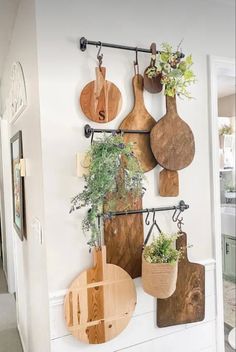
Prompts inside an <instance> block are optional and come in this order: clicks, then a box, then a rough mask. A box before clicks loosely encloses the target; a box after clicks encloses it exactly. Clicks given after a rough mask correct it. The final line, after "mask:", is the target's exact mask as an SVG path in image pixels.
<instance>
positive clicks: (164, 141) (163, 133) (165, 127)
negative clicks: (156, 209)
mask: <svg viewBox="0 0 236 352" xmlns="http://www.w3.org/2000/svg"><path fill="white" fill-rule="evenodd" d="M166 110H167V112H166V114H165V115H164V116H163V117H162V118H161V119H160V120H159V121H158V122H157V123H156V125H155V126H154V128H153V129H152V131H151V135H150V139H151V148H152V152H153V154H154V156H155V158H156V160H157V162H158V163H159V164H160V165H161V166H162V167H163V168H165V169H167V170H170V171H172V173H166V175H165V176H168V177H167V179H166V182H163V178H162V180H161V183H160V194H161V195H162V196H173V194H176V195H178V192H179V191H178V187H179V186H178V185H179V183H178V175H177V172H176V170H181V169H183V168H185V167H187V166H188V165H189V164H190V163H191V162H192V160H193V158H194V154H195V143H194V136H193V133H192V130H191V129H190V127H189V125H188V124H187V123H186V122H184V121H183V120H182V119H181V118H180V117H179V115H178V113H177V108H176V98H175V97H169V96H166ZM162 176H163V175H162ZM168 178H169V179H168ZM168 182H170V183H169V184H168Z"/></svg>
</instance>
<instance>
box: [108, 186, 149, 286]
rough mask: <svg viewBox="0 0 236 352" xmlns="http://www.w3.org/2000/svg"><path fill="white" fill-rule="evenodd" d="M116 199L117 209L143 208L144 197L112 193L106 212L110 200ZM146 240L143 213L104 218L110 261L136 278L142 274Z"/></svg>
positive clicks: (109, 196)
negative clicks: (122, 195)
mask: <svg viewBox="0 0 236 352" xmlns="http://www.w3.org/2000/svg"><path fill="white" fill-rule="evenodd" d="M110 200H112V201H115V204H116V211H125V210H136V209H142V198H141V197H133V196H132V194H128V195H126V197H125V198H119V197H118V195H117V193H115V192H114V193H110V194H109V195H108V196H107V201H106V202H105V204H104V212H105V213H106V212H107V211H109V207H108V204H109V201H110ZM143 240H144V231H143V216H142V214H133V215H124V216H117V217H113V218H111V219H104V242H105V245H106V247H107V261H108V263H112V264H116V265H119V266H120V267H121V268H123V269H124V270H126V271H127V272H128V273H129V275H130V276H131V277H132V278H133V279H134V278H136V277H140V276H141V269H142V247H143Z"/></svg>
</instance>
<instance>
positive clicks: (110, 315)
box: [64, 246, 137, 344]
mask: <svg viewBox="0 0 236 352" xmlns="http://www.w3.org/2000/svg"><path fill="white" fill-rule="evenodd" d="M93 254H94V267H93V268H90V269H88V270H85V271H83V272H82V273H81V274H80V275H79V276H78V277H77V278H76V279H75V280H74V281H73V282H72V284H71V286H70V288H69V290H68V293H67V295H66V297H65V304H64V308H65V319H66V324H67V327H68V329H69V331H70V332H71V333H72V335H73V336H74V337H76V338H78V339H79V340H81V341H83V342H86V343H89V344H99V343H104V342H106V341H109V340H111V339H112V338H114V337H115V336H117V335H118V334H120V333H121V331H123V330H124V329H125V327H126V326H127V325H128V323H129V321H130V319H131V316H132V313H133V311H134V309H135V305H136V301H137V297H136V290H135V286H134V283H133V280H132V279H131V277H130V276H129V275H128V274H127V273H126V272H125V271H124V270H123V269H121V268H119V267H118V266H116V265H112V264H107V263H106V247H105V246H102V248H101V249H99V248H94V250H93Z"/></svg>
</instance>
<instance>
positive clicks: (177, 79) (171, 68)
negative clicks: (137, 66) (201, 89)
mask: <svg viewBox="0 0 236 352" xmlns="http://www.w3.org/2000/svg"><path fill="white" fill-rule="evenodd" d="M179 46H180V45H179ZM179 46H178V48H177V51H173V48H172V46H171V45H170V44H168V43H162V44H161V47H162V52H161V53H160V54H158V55H157V57H156V63H155V65H153V67H150V68H149V69H148V70H146V71H145V74H146V75H147V76H148V78H155V77H157V76H159V75H160V76H161V84H162V85H163V87H164V94H165V95H166V96H167V97H172V98H174V97H175V96H176V95H177V96H179V97H187V98H191V96H190V93H189V91H188V89H187V87H188V86H189V85H191V84H192V83H195V81H196V76H195V74H194V73H193V71H192V68H191V67H192V65H193V60H192V56H191V55H188V56H186V57H185V58H184V57H183V55H182V53H181V51H180V50H179Z"/></svg>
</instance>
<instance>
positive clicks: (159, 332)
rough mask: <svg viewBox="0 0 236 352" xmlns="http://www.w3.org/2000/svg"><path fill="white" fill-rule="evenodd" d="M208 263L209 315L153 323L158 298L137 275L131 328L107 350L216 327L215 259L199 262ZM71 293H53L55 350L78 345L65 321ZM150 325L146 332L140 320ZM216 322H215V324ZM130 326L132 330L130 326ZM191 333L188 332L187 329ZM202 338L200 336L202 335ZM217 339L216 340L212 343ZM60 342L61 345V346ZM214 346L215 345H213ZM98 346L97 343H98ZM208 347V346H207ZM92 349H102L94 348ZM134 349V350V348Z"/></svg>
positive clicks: (53, 340)
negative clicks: (164, 325)
mask: <svg viewBox="0 0 236 352" xmlns="http://www.w3.org/2000/svg"><path fill="white" fill-rule="evenodd" d="M199 263H201V264H203V265H205V269H206V291H205V295H206V316H205V319H204V321H202V322H197V323H192V324H183V325H177V326H173V327H169V328H165V329H158V328H157V327H156V325H155V324H154V325H153V319H154V321H155V316H156V300H155V299H154V298H153V297H151V296H149V295H146V294H144V292H143V289H142V286H141V280H140V278H138V279H135V280H134V282H135V285H136V289H137V297H138V304H137V306H136V309H135V312H134V314H133V317H132V319H131V322H130V324H129V326H128V330H127V331H124V335H123V334H122V336H121V337H123V338H121V340H120V339H119V340H116V341H111V344H109V343H108V345H107V346H106V348H105V349H104V352H107V351H109V352H111V351H119V350H123V349H126V348H127V349H128V350H129V348H131V347H132V346H135V345H143V344H146V343H147V347H148V346H149V341H152V340H158V339H159V338H160V337H164V336H167V335H172V336H173V334H175V333H178V332H181V331H182V332H183V331H187V330H189V329H192V328H195V329H196V333H198V331H200V330H201V328H200V327H201V326H202V325H204V326H205V327H206V329H208V328H209V324H210V325H211V324H213V325H214V329H215V319H216V304H215V300H216V299H215V260H214V259H212V258H210V259H207V260H204V261H201V262H199ZM66 293H67V289H64V290H58V291H55V292H52V293H51V294H50V295H49V306H50V326H51V343H52V345H53V348H52V350H53V351H54V349H55V351H57V350H58V352H59V351H64V350H65V348H66V351H67V352H70V351H71V352H73V351H74V346H75V344H76V343H77V341H74V338H73V337H71V336H70V332H69V331H68V330H67V328H66V325H65V321H64V308H63V305H64V297H65V295H66ZM144 322H146V323H145V324H146V325H150V327H147V328H145V329H144V330H145V331H143V330H142V332H141V331H140V330H138V329H139V326H140V324H141V325H142V324H144ZM211 326H212V325H211ZM129 329H130V330H129ZM137 331H139V338H138V336H137ZM186 333H187V332H186ZM126 334H127V335H129V336H132V338H131V340H130V344H129V343H128V342H127V336H126ZM199 338H200V336H199ZM214 339H215V334H214V336H213V338H212V341H213V340H214ZM213 343H214V341H213V342H212V344H213ZM59 346H60V347H59ZM80 346H81V345H80V343H78V349H79V348H80ZM212 346H213V345H212ZM212 346H209V347H211V348H212V351H213V350H214V349H213V347H212ZM95 347H96V346H95ZM206 347H208V346H206ZM91 351H100V347H99V349H98V350H96V349H93V347H91ZM132 351H133V350H132Z"/></svg>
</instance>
